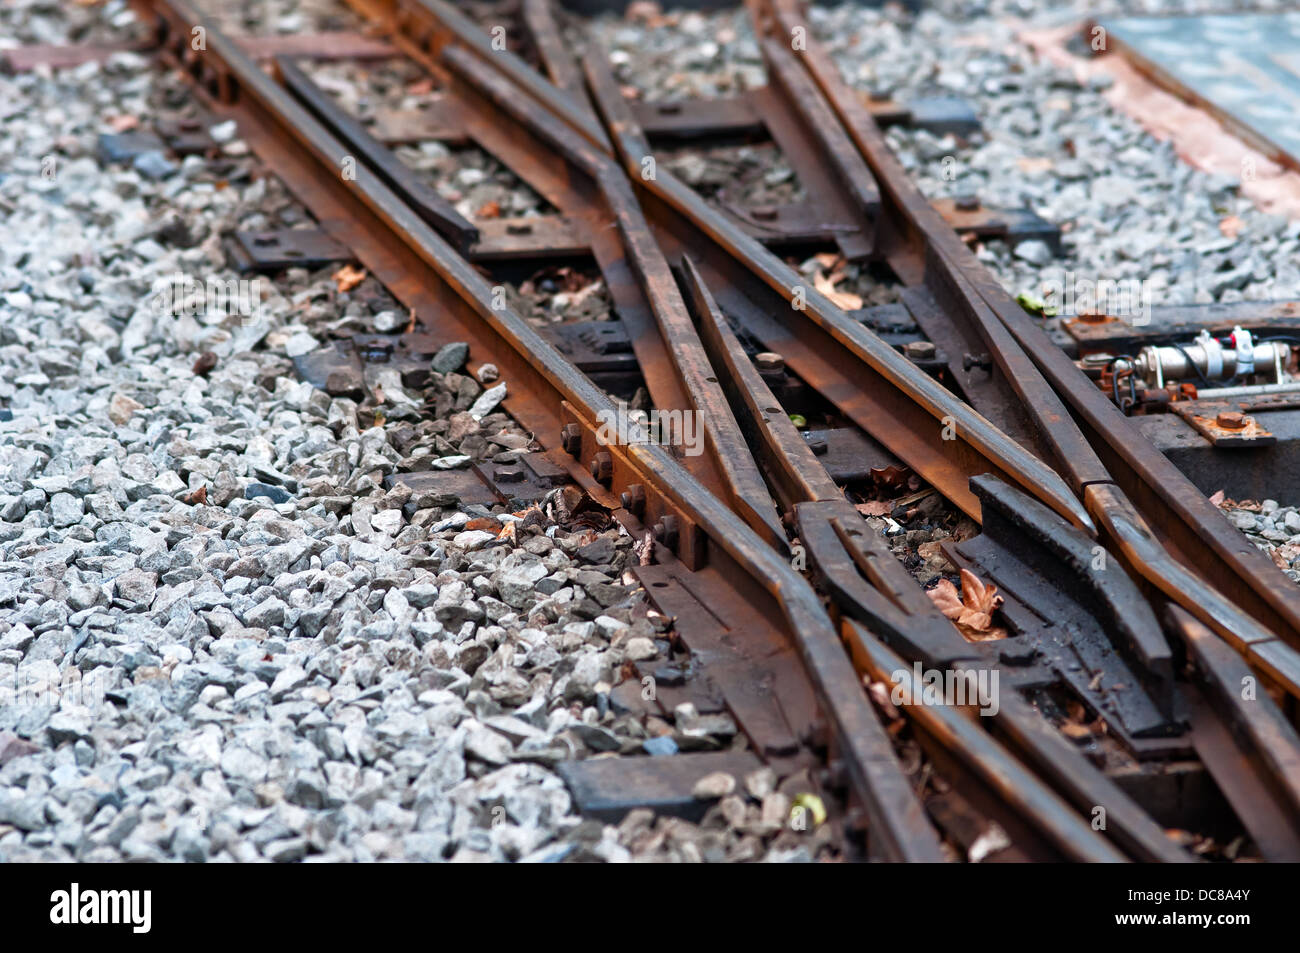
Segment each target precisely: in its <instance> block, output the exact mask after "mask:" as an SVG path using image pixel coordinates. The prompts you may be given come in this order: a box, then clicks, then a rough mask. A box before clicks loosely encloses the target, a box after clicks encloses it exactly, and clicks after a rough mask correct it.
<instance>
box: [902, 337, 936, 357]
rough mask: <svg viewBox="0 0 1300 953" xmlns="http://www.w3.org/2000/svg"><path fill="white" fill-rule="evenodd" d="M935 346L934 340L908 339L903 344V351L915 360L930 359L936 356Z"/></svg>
mask: <svg viewBox="0 0 1300 953" xmlns="http://www.w3.org/2000/svg"><path fill="white" fill-rule="evenodd" d="M934 352H935V347H934V343H933V342H932V341H908V342H907V343H906V344H904V345H903V353H904V354H905V355H906V356H907V357H908V358H910V359H911V360H913V361H928V360H931V359H932V358H933V357H934Z"/></svg>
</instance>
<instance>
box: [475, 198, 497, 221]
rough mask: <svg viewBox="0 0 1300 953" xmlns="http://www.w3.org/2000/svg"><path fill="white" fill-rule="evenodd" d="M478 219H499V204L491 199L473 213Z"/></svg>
mask: <svg viewBox="0 0 1300 953" xmlns="http://www.w3.org/2000/svg"><path fill="white" fill-rule="evenodd" d="M475 214H476V215H477V216H478V217H479V218H500V217H501V203H500V202H498V201H496V200H495V199H493V200H492V201H491V202H488V203H487V204H486V205H484V206H483V207H482V208H481V209H479V210H478V211H477V212H476V213H475Z"/></svg>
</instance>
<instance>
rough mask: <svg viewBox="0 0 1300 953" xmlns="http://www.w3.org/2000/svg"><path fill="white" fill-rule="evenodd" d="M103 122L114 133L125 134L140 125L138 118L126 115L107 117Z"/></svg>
mask: <svg viewBox="0 0 1300 953" xmlns="http://www.w3.org/2000/svg"><path fill="white" fill-rule="evenodd" d="M104 121H105V122H107V123H108V128H110V129H112V130H113V131H114V132H126V131H128V130H130V129H134V128H136V127H137V126H139V125H140V117H139V116H131V115H128V114H126V113H119V114H118V115H116V116H109V117H108V118H107V119H106V120H104Z"/></svg>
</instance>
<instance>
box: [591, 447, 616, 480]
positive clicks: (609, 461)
mask: <svg viewBox="0 0 1300 953" xmlns="http://www.w3.org/2000/svg"><path fill="white" fill-rule="evenodd" d="M591 475H592V477H594V478H595V480H596V482H597V483H609V481H610V480H611V479H612V478H613V476H614V458H613V456H611V455H610V452H609V451H608V450H600V451H598V452H597V453H596V455H595V456H594V457H592V458H591Z"/></svg>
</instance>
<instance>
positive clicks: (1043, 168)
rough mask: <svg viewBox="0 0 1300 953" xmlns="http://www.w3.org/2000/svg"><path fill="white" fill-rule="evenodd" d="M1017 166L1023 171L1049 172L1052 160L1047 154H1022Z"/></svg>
mask: <svg viewBox="0 0 1300 953" xmlns="http://www.w3.org/2000/svg"><path fill="white" fill-rule="evenodd" d="M1016 168H1018V169H1019V170H1020V171H1021V172H1047V171H1048V170H1049V169H1051V168H1052V160H1051V159H1049V158H1047V157H1046V156H1021V157H1020V158H1019V159H1017V160H1016Z"/></svg>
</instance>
